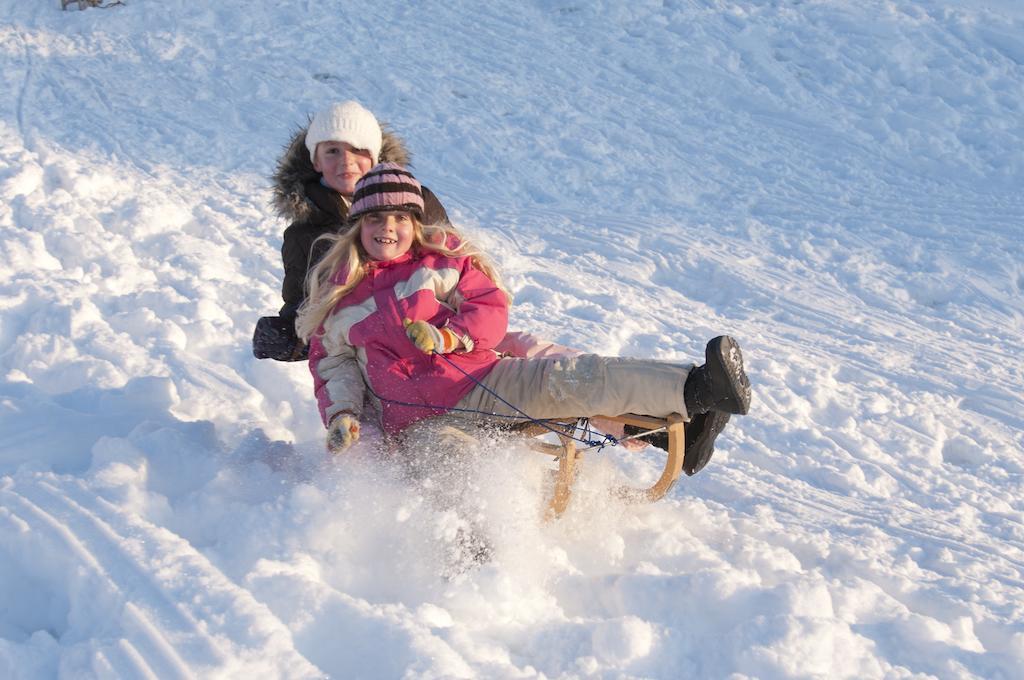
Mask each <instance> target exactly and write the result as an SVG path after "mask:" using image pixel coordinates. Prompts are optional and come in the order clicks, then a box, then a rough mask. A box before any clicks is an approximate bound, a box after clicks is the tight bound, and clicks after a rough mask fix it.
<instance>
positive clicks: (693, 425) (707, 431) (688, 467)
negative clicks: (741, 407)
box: [683, 411, 729, 477]
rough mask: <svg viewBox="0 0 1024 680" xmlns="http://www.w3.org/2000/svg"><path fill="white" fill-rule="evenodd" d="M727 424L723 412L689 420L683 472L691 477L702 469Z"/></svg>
mask: <svg viewBox="0 0 1024 680" xmlns="http://www.w3.org/2000/svg"><path fill="white" fill-rule="evenodd" d="M728 422H729V414H728V413H725V412H724V411H709V412H707V413H701V414H699V415H696V416H694V417H693V418H691V419H690V422H688V423H687V424H686V451H684V452H683V472H685V473H686V474H687V475H689V476H691V477H692V476H693V475H695V474H697V473H698V472H700V471H701V470H703V469H704V466H705V465H707V464H708V462H710V461H711V456H712V455H714V453H715V439H716V438H717V437H718V435H719V434H721V433H722V430H724V429H725V426H726V424H727V423H728ZM691 433H692V435H691Z"/></svg>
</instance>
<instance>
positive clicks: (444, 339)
mask: <svg viewBox="0 0 1024 680" xmlns="http://www.w3.org/2000/svg"><path fill="white" fill-rule="evenodd" d="M405 334H406V335H408V336H409V339H410V340H412V342H413V344H414V345H416V347H418V348H419V349H420V351H421V352H426V353H427V354H430V353H431V352H437V353H438V354H447V353H448V352H453V351H455V350H456V349H458V348H459V347H460V346H461V345H462V341H461V340H459V337H458V336H457V335H455V333H453V332H452V330H451V329H450V328H438V327H437V326H433V325H431V324H429V323H427V322H426V321H412V320H411V319H406V320H405Z"/></svg>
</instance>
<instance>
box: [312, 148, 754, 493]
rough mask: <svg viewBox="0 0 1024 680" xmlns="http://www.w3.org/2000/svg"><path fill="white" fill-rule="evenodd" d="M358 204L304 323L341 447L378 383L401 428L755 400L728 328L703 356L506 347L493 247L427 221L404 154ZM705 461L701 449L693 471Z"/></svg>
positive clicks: (375, 175)
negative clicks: (674, 358) (680, 359)
mask: <svg viewBox="0 0 1024 680" xmlns="http://www.w3.org/2000/svg"><path fill="white" fill-rule="evenodd" d="M349 214H350V216H351V218H352V219H354V220H355V221H356V224H355V227H354V228H352V229H350V230H348V231H347V232H346V233H345V234H344V235H342V236H337V237H330V238H331V239H332V240H333V245H332V246H331V248H330V250H329V251H328V253H327V254H326V255H325V256H324V257H323V259H322V260H321V261H320V262H319V264H318V265H317V266H316V267H315V268H314V269H313V271H312V273H311V275H310V283H309V286H310V290H309V296H308V298H307V301H306V304H305V305H304V306H303V307H302V309H301V310H300V312H299V319H298V322H297V328H298V332H299V334H300V336H301V337H303V338H304V339H308V340H309V342H310V352H309V366H310V371H311V372H312V374H313V378H314V388H315V392H316V397H317V402H318V404H319V407H320V414H321V417H322V418H323V422H324V424H325V425H326V426H327V429H328V436H327V446H328V449H329V450H331V451H332V452H335V453H337V452H340V451H342V450H344V449H346V448H347V447H348V446H350V445H351V444H352V443H353V442H354V441H355V440H356V439H357V438H358V436H359V423H360V421H361V420H363V419H364V418H365V415H364V414H363V408H364V402H365V401H366V400H365V397H366V396H367V394H368V395H369V397H370V399H369V401H370V403H371V404H372V405H373V406H375V407H376V408H377V414H376V415H377V419H378V420H379V423H380V425H381V427H382V428H383V430H384V431H385V433H387V434H389V435H398V434H399V433H402V432H405V431H406V430H407V429H408V428H409V427H410V426H411V425H413V424H414V423H427V424H432V423H444V424H445V425H453V426H454V427H456V428H458V429H460V430H466V429H471V428H473V427H477V426H479V425H482V424H487V423H488V422H489V421H491V420H492V419H493V417H494V416H498V417H502V418H505V419H513V420H514V419H522V420H526V419H527V417H526V416H524V415H523V414H524V413H525V414H529V417H531V418H539V419H543V418H571V417H588V416H596V415H600V414H605V415H609V414H610V415H617V414H620V413H639V414H645V415H650V416H656V417H664V416H667V415H668V414H670V413H673V412H678V413H680V414H682V415H683V416H684V417H692V416H694V415H697V414H710V413H720V414H723V416H724V419H725V420H727V419H728V414H745V413H747V410H748V409H749V406H750V383H749V381H748V380H747V376H746V374H745V372H744V370H743V359H742V355H741V354H740V350H739V346H738V345H737V344H736V343H735V341H733V340H732V339H731V338H729V337H727V336H720V337H718V338H715V339H713V340H712V341H711V342H709V343H708V346H707V349H706V359H707V361H706V363H705V364H704V365H703V366H700V367H698V368H693V367H692V366H683V365H677V364H670V363H665V362H659V361H651V360H641V359H626V358H611V357H601V356H597V355H592V354H591V355H587V354H584V355H579V356H568V357H551V358H538V357H534V358H517V357H505V358H501V357H499V355H498V354H497V353H496V352H495V351H494V348H495V347H496V345H497V344H498V342H499V341H500V340H501V339H502V338H503V337H504V335H505V331H506V329H507V325H508V307H509V296H508V295H507V293H506V292H505V290H504V289H503V288H502V287H501V285H500V282H499V279H498V277H497V274H496V272H495V271H494V268H493V266H492V265H491V264H490V263H489V261H488V260H487V258H486V257H484V256H483V254H482V253H480V252H479V251H477V250H475V249H474V248H473V247H472V246H471V245H470V244H469V243H468V242H467V241H465V240H463V239H462V238H461V237H460V236H459V235H458V234H457V233H456V232H455V230H454V229H453V228H452V227H451V226H450V225H448V224H444V225H423V224H421V220H422V216H423V192H422V187H421V186H420V184H419V182H418V181H417V180H416V179H415V178H414V177H413V176H412V175H411V174H410V173H409V172H408V171H406V170H405V169H404V168H402V167H401V166H399V165H397V164H394V163H382V164H380V165H377V166H376V167H374V168H373V169H371V170H370V171H369V172H368V173H366V175H364V176H363V177H362V179H360V180H359V183H358V184H357V186H356V190H355V194H354V195H353V201H352V207H351V209H350V213H349ZM506 402H507V403H506ZM509 404H511V405H514V407H515V408H513V407H511V406H509ZM723 425H724V422H723ZM418 427H419V426H418ZM687 458H688V459H689V458H690V456H687ZM706 462H707V461H706V460H704V461H699V460H689V461H688V463H687V465H686V467H687V468H688V469H687V470H686V471H687V472H688V473H690V474H693V472H695V471H696V470H698V469H700V467H702V466H703V464H704V463H706ZM694 468H696V469H694Z"/></svg>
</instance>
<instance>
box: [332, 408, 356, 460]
mask: <svg viewBox="0 0 1024 680" xmlns="http://www.w3.org/2000/svg"><path fill="white" fill-rule="evenodd" d="M357 439H359V421H358V420H356V418H355V416H353V415H352V414H351V413H347V412H344V411H342V412H341V413H339V414H338V415H336V416H334V418H333V419H332V420H331V424H330V425H328V426H327V450H328V451H330V452H331V453H341V452H342V451H344V450H345V449H347V448H348V447H350V446H352V445H353V444H355V443H356V440H357Z"/></svg>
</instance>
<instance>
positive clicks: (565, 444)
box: [520, 413, 686, 520]
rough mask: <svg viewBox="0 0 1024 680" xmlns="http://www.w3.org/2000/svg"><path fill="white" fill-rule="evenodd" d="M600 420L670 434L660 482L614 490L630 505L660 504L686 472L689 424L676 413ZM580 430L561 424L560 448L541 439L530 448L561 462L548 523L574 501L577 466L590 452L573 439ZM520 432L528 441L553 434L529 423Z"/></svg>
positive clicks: (546, 514) (574, 424)
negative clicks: (687, 429) (685, 459)
mask: <svg viewBox="0 0 1024 680" xmlns="http://www.w3.org/2000/svg"><path fill="white" fill-rule="evenodd" d="M601 417H602V418H604V419H606V420H611V421H615V422H618V423H623V424H625V425H633V426H636V427H639V428H641V429H643V430H646V431H651V430H654V431H658V430H662V429H664V430H666V431H667V432H668V451H667V452H666V459H665V468H664V469H663V470H662V473H661V477H660V478H659V479H658V481H656V482H655V483H654V484H653V485H652V486H650V487H647V488H636V487H630V486H620V487H617V488H615V489H614V490H613V493H614V494H615V495H616V496H618V497H619V498H622V499H624V500H626V501H627V502H630V503H652V502H654V501H657V500H660V499H661V498H662V497H664V496H665V494H666V493H668V492H669V490H670V489H671V488H672V486H673V485H674V484H675V483H676V480H677V479H679V474H680V472H682V469H683V458H684V455H685V450H684V449H685V428H686V421H685V420H683V417H682V416H681V415H679V414H678V413H673V414H671V415H669V416H668V417H667V418H652V417H650V416H641V415H636V414H632V413H627V414H625V415H620V416H601ZM562 428H564V429H562ZM577 428H578V421H572V422H560V423H558V424H557V427H556V429H562V431H561V432H557V434H558V438H559V440H560V441H561V444H551V443H548V442H543V441H540V440H539V439H533V440H531V441H530V446H531V448H533V449H534V450H536V451H538V452H540V453H543V454H545V455H548V456H554V458H555V459H556V460H557V461H558V470H557V471H553V472H554V488H553V489H552V492H551V498H550V500H549V501H548V503H547V506H546V508H545V511H544V517H545V519H548V520H551V519H556V518H558V517H559V516H561V514H562V513H563V512H565V508H566V507H567V506H568V505H569V500H570V499H571V498H572V486H573V483H574V482H575V481H576V472H577V466H578V465H579V464H580V463H581V462H582V460H583V457H584V454H585V452H586V451H587V449H583V450H580V449H578V448H577V438H575V437H573V436H572V433H573V432H574V431H576V430H577ZM520 431H521V432H522V433H524V434H526V435H527V436H529V437H537V436H539V435H543V434H547V433H549V432H551V429H548V428H545V427H544V426H542V425H540V424H537V423H527V424H526V425H524V426H523V427H522V428H521V430H520ZM563 432H564V434H563ZM590 448H594V447H590Z"/></svg>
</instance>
